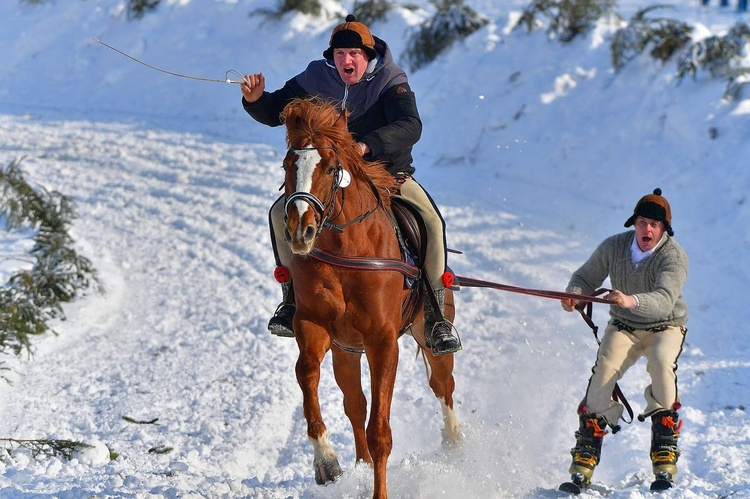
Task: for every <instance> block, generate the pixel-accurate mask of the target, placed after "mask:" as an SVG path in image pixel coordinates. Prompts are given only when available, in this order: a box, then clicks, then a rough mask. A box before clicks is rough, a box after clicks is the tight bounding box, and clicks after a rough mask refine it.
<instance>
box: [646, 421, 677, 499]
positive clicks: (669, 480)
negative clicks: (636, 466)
mask: <svg viewBox="0 0 750 499" xmlns="http://www.w3.org/2000/svg"><path fill="white" fill-rule="evenodd" d="M681 427H682V421H678V415H677V411H676V410H674V409H668V410H663V411H659V412H657V413H656V414H654V415H653V416H651V463H652V469H653V472H654V475H655V477H656V478H655V480H654V481H653V482H652V483H651V490H655V491H660V490H666V489H669V488H671V487H672V485H673V484H674V475H676V474H677V459H678V458H679V457H680V449H679V448H678V447H677V439H678V438H679V437H680V428H681Z"/></svg>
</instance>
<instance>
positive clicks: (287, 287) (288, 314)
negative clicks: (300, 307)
mask: <svg viewBox="0 0 750 499" xmlns="http://www.w3.org/2000/svg"><path fill="white" fill-rule="evenodd" d="M281 292H282V293H283V299H282V301H281V303H279V306H278V307H276V312H275V313H274V314H273V317H271V320H270V321H268V330H269V331H271V334H275V335H276V336H284V337H287V338H294V329H292V320H293V319H294V311H295V310H296V307H295V305H294V287H292V281H287V282H282V283H281Z"/></svg>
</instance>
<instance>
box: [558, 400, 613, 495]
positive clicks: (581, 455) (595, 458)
mask: <svg viewBox="0 0 750 499" xmlns="http://www.w3.org/2000/svg"><path fill="white" fill-rule="evenodd" d="M579 420H580V427H579V428H578V431H576V433H575V435H576V446H575V447H573V448H572V449H571V450H570V455H571V456H572V457H573V462H572V463H571V464H570V469H569V470H568V471H569V472H570V474H571V478H570V481H569V482H565V483H563V484H562V485H560V490H561V491H563V492H569V493H571V494H576V495H578V494H580V493H581V492H583V491H584V490H585V489H586V487H588V486H589V484H590V483H591V477H592V476H593V474H594V468H595V467H596V465H597V464H599V458H600V456H601V454H602V439H603V438H604V435H606V434H607V433H609V432H608V431H607V430H605V428H606V427H607V421H606V420H605V419H604V418H603V417H602V416H597V415H596V414H591V413H586V412H584V413H583V414H581V415H580V416H579Z"/></svg>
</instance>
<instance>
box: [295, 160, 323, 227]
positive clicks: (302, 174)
mask: <svg viewBox="0 0 750 499" xmlns="http://www.w3.org/2000/svg"><path fill="white" fill-rule="evenodd" d="M308 148H309V149H308ZM295 152H296V153H297V161H295V163H294V164H295V165H296V166H297V187H296V191H297V192H307V193H310V194H312V193H311V192H310V191H311V189H312V178H313V173H315V167H316V166H317V164H318V163H320V161H321V160H322V159H323V158H322V157H321V156H320V153H319V152H318V150H317V149H313V148H312V146H307V147H306V148H304V149H297V150H296V151H295ZM294 206H295V208H297V212H298V213H299V216H300V218H302V215H304V214H305V212H306V211H307V210H308V209H310V205H309V204H308V203H306V202H305V201H295V202H294ZM301 229H302V228H301V227H298V228H297V230H301Z"/></svg>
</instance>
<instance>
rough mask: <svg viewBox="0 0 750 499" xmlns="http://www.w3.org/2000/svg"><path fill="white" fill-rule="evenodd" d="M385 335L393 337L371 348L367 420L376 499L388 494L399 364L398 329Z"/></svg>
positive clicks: (384, 335) (369, 355) (369, 351)
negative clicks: (369, 400) (394, 388)
mask: <svg viewBox="0 0 750 499" xmlns="http://www.w3.org/2000/svg"><path fill="white" fill-rule="evenodd" d="M394 323H395V322H394ZM383 337H384V338H390V339H391V341H389V340H385V341H383V342H382V343H380V344H378V345H375V346H374V348H370V349H368V350H367V360H368V363H369V365H370V381H371V384H372V411H371V414H370V421H369V423H368V424H367V443H368V447H369V449H370V455H371V456H372V462H373V469H374V475H375V477H374V487H373V497H374V498H376V499H384V498H386V497H388V491H387V487H386V468H387V465H388V457H389V456H390V455H391V449H392V448H393V437H392V434H391V423H390V418H391V401H392V399H393V386H394V384H395V381H396V369H397V366H398V344H397V343H396V338H397V334H396V332H395V331H393V333H392V334H389V333H387V332H386V333H383Z"/></svg>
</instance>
